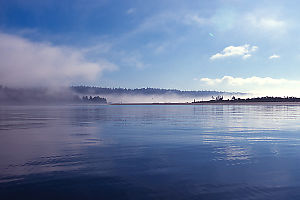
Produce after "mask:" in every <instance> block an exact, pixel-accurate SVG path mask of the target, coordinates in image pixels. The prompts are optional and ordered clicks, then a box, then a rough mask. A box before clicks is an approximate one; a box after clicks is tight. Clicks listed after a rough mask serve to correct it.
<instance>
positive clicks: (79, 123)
mask: <svg viewBox="0 0 300 200" xmlns="http://www.w3.org/2000/svg"><path fill="white" fill-rule="evenodd" d="M0 194H1V199H21V198H24V197H26V198H28V199H68V198H69V199H71V198H72V199H299V198H300V106H295V105H277V106H276V105H270V106H266V105H197V106H190V105H189V106H91V105H89V106H6V107H0Z"/></svg>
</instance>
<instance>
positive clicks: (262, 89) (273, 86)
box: [200, 76, 300, 96]
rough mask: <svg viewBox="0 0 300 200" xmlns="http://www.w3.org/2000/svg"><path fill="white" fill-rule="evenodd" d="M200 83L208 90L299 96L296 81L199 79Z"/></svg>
mask: <svg viewBox="0 0 300 200" xmlns="http://www.w3.org/2000/svg"><path fill="white" fill-rule="evenodd" d="M200 82H201V83H202V84H203V85H204V86H205V87H206V88H208V89H214V90H226V91H240V92H250V93H253V94H257V95H278V96H286V95H290V96H296V95H297V96H299V95H300V91H299V92H297V91H298V89H297V86H298V85H300V81H298V80H288V79H283V78H281V79H275V78H271V77H257V76H253V77H248V78H240V77H232V76H224V77H222V78H216V79H210V78H201V79H200Z"/></svg>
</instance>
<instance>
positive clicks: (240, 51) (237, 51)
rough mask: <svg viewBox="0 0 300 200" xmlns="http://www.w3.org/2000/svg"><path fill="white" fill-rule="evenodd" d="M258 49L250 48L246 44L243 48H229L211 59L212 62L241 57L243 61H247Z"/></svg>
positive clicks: (255, 47)
mask: <svg viewBox="0 0 300 200" xmlns="http://www.w3.org/2000/svg"><path fill="white" fill-rule="evenodd" d="M257 49H258V47H257V46H252V47H251V46H250V45H249V44H245V45H243V46H228V47H226V48H225V49H223V51H222V52H221V53H217V54H215V55H213V56H211V57H210V59H211V60H215V59H219V58H226V57H232V56H241V57H242V58H243V59H247V58H249V57H250V56H251V53H253V52H255V51H256V50H257Z"/></svg>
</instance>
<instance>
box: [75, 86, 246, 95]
mask: <svg viewBox="0 0 300 200" xmlns="http://www.w3.org/2000/svg"><path fill="white" fill-rule="evenodd" d="M71 89H72V90H73V91H75V92H76V93H78V94H85V95H92V94H94V95H96V94H97V95H98V94H104V95H166V94H176V95H181V96H191V97H192V96H211V95H245V93H232V92H221V91H207V90H201V91H182V90H176V89H160V88H136V89H128V88H104V87H91V86H72V87H71Z"/></svg>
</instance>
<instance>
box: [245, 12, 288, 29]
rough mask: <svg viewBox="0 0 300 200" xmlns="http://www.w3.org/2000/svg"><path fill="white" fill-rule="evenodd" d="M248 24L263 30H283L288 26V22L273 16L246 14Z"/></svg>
mask: <svg viewBox="0 0 300 200" xmlns="http://www.w3.org/2000/svg"><path fill="white" fill-rule="evenodd" d="M245 19H246V22H248V24H250V25H252V26H254V27H256V28H259V29H263V30H283V29H285V28H286V22H285V21H283V20H279V19H276V18H272V17H263V16H257V15H252V14H251V15H250V14H249V15H246V17H245Z"/></svg>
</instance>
